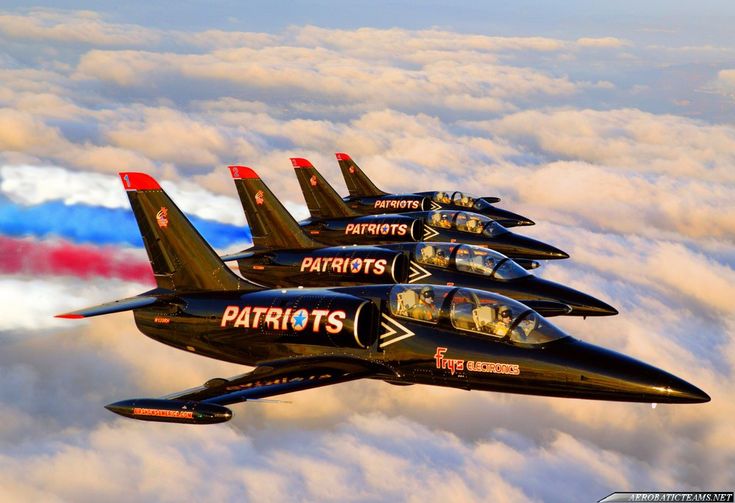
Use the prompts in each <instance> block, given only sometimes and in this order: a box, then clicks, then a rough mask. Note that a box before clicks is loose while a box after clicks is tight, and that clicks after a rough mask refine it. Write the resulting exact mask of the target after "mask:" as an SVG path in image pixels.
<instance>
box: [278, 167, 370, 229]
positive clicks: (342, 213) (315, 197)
mask: <svg viewBox="0 0 735 503" xmlns="http://www.w3.org/2000/svg"><path fill="white" fill-rule="evenodd" d="M291 164H293V167H294V170H295V171H296V177H297V178H298V179H299V185H301V192H303V194H304V199H306V205H307V206H308V207H309V213H311V216H312V217H314V218H342V217H355V216H358V213H355V212H354V211H352V209H350V208H349V207H348V206H347V204H345V202H344V201H343V200H342V198H341V197H339V194H337V191H335V190H334V189H333V188H332V186H331V185H329V183H328V182H327V181H326V180H325V179H324V177H323V176H322V175H321V174H320V173H319V172H318V171H317V170H316V168H315V167H314V166H312V164H311V163H310V162H309V161H307V160H306V159H300V158H292V159H291Z"/></svg>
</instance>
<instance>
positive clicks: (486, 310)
mask: <svg viewBox="0 0 735 503" xmlns="http://www.w3.org/2000/svg"><path fill="white" fill-rule="evenodd" d="M450 318H451V321H452V326H453V327H454V328H457V329H459V330H465V331H469V332H475V333H479V334H483V335H488V336H491V337H496V338H498V339H504V340H509V341H511V342H515V343H519V344H543V343H546V342H549V341H553V340H556V339H560V338H562V337H567V335H566V334H565V333H564V332H562V331H561V330H560V329H558V328H557V327H555V326H554V325H553V324H551V323H550V322H549V321H547V320H546V319H545V318H544V317H543V316H541V315H539V314H538V313H536V312H535V311H533V310H531V309H529V308H528V307H527V306H525V305H523V304H521V303H520V302H516V301H514V300H511V299H508V298H506V297H502V296H500V295H495V294H491V293H488V292H481V291H478V290H469V289H460V290H458V291H457V293H456V294H455V295H454V297H453V298H452V303H451V306H450Z"/></svg>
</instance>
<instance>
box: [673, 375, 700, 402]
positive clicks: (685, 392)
mask: <svg viewBox="0 0 735 503" xmlns="http://www.w3.org/2000/svg"><path fill="white" fill-rule="evenodd" d="M671 377H672V379H670V380H669V382H668V383H667V385H666V386H663V392H664V393H666V395H667V396H668V398H669V400H668V401H670V402H677V403H705V402H709V401H710V400H711V398H710V397H709V395H708V394H707V393H705V392H704V391H702V390H701V389H699V388H697V387H696V386H694V385H693V384H690V383H688V382H686V381H684V380H683V379H679V378H678V377H674V376H671Z"/></svg>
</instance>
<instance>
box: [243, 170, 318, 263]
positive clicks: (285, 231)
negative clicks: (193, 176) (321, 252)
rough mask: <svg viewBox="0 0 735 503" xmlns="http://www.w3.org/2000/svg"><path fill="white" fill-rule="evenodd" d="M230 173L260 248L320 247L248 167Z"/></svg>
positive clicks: (255, 241)
mask: <svg viewBox="0 0 735 503" xmlns="http://www.w3.org/2000/svg"><path fill="white" fill-rule="evenodd" d="M230 174H231V175H232V178H233V179H234V180H235V187H236V188H237V193H238V195H239V196H240V202H241V203H242V209H243V211H245V217H246V218H247V219H248V224H249V225H250V232H251V233H252V235H253V244H254V245H255V246H256V247H257V248H263V249H274V248H287V249H298V248H319V247H321V246H324V245H322V244H320V243H318V242H316V241H314V240H313V239H311V238H310V237H309V236H308V235H307V234H306V233H305V232H304V230H303V229H302V228H301V226H299V224H298V222H297V221H296V220H295V219H294V217H293V216H291V214H290V213H289V212H288V210H286V208H284V207H283V204H281V202H280V201H279V200H278V198H276V196H274V195H273V192H271V191H270V189H269V188H268V186H267V185H266V184H265V183H263V180H261V179H260V177H259V176H258V174H257V173H256V172H255V171H253V170H252V169H250V168H248V167H245V166H230Z"/></svg>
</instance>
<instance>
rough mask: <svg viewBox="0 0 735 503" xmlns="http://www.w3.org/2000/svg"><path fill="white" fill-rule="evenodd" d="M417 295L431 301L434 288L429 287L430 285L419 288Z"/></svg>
mask: <svg viewBox="0 0 735 503" xmlns="http://www.w3.org/2000/svg"><path fill="white" fill-rule="evenodd" d="M419 296H420V297H421V298H422V299H425V300H428V299H431V300H432V302H433V301H434V289H433V288H431V287H430V286H425V287H423V288H422V289H421V292H420V293H419Z"/></svg>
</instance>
